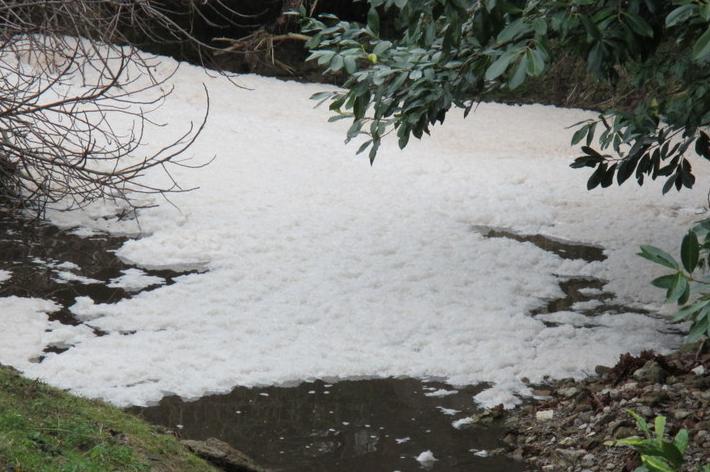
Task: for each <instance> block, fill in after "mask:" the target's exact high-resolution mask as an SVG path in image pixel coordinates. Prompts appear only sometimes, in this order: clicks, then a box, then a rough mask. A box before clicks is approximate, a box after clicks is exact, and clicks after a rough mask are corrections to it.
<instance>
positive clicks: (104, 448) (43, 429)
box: [0, 366, 218, 472]
mask: <svg viewBox="0 0 710 472" xmlns="http://www.w3.org/2000/svg"><path fill="white" fill-rule="evenodd" d="M0 470H3V471H14V472H21V471H32V472H55V471H58V470H95V471H99V470H101V471H103V470H107V471H108V470H136V471H137V470H151V471H154V472H216V471H217V470H218V469H215V468H213V467H212V466H210V465H209V464H207V463H206V462H205V461H203V460H202V459H200V458H199V457H198V456H197V455H195V454H192V453H191V452H189V451H188V450H187V449H186V448H185V447H183V446H182V445H181V444H180V443H179V442H178V440H177V439H176V438H175V437H174V436H173V435H169V434H164V433H161V432H160V431H158V429H157V428H156V427H153V426H150V425H149V424H148V423H146V422H144V421H142V420H140V419H138V418H136V417H135V416H133V415H130V414H127V413H125V412H123V411H121V410H120V409H118V408H115V407H113V406H110V405H108V404H106V403H103V402H100V401H96V400H88V399H84V398H80V397H77V396H74V395H70V394H68V393H66V392H63V391H61V390H59V389H56V388H53V387H50V386H48V385H45V384H43V383H41V382H39V381H36V380H30V379H26V378H24V377H22V376H21V375H20V373H19V372H18V371H16V370H14V369H12V368H10V367H5V366H0Z"/></svg>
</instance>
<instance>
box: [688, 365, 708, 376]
mask: <svg viewBox="0 0 710 472" xmlns="http://www.w3.org/2000/svg"><path fill="white" fill-rule="evenodd" d="M690 371H691V372H692V373H694V374H695V375H703V374H705V366H703V365H699V366H697V367H696V368H694V369H690Z"/></svg>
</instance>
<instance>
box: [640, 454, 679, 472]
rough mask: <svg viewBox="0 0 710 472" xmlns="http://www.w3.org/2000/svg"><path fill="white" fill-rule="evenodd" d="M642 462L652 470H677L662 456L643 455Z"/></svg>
mask: <svg viewBox="0 0 710 472" xmlns="http://www.w3.org/2000/svg"><path fill="white" fill-rule="evenodd" d="M641 462H642V463H643V465H645V466H646V467H647V468H648V470H650V471H651V472H677V471H676V470H675V469H673V468H672V467H671V466H670V464H668V462H666V461H665V460H664V459H662V458H660V457H655V456H645V455H642V456H641Z"/></svg>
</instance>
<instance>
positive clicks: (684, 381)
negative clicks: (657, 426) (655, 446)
mask: <svg viewBox="0 0 710 472" xmlns="http://www.w3.org/2000/svg"><path fill="white" fill-rule="evenodd" d="M596 370H597V375H596V376H594V377H590V378H587V379H584V380H580V381H575V380H572V379H565V380H560V381H557V382H554V383H551V384H547V385H538V386H535V394H536V399H534V400H531V401H529V402H527V403H526V404H525V405H524V406H522V407H519V408H517V409H515V410H512V411H509V412H504V411H503V410H502V408H498V409H492V410H488V411H486V412H484V413H483V414H481V415H478V416H475V417H473V419H472V421H471V423H470V424H471V425H476V424H485V423H491V422H497V421H502V422H504V423H505V425H506V427H507V432H506V434H505V436H504V439H503V441H504V443H506V447H505V448H502V449H499V450H497V451H493V452H494V453H498V454H505V455H507V456H509V457H512V458H515V459H517V460H520V461H524V462H525V463H526V467H527V470H543V471H580V472H581V471H590V472H591V471H623V472H631V471H633V470H635V469H636V467H638V466H639V465H640V460H639V457H638V454H637V453H636V452H634V451H633V450H631V449H628V448H618V447H610V446H607V445H605V444H604V443H605V442H606V441H610V440H615V439H620V438H625V437H629V436H635V435H640V434H641V433H640V432H639V431H637V429H636V427H635V422H634V420H633V418H632V417H631V416H630V415H629V414H628V413H627V410H633V411H635V412H637V413H638V414H639V415H641V416H642V417H644V418H646V420H651V422H652V420H653V418H654V417H655V416H657V415H663V416H665V417H666V418H667V420H668V426H667V431H668V433H669V434H670V435H671V437H672V436H674V435H675V434H676V433H677V432H678V430H679V429H681V428H686V429H687V430H688V432H689V437H690V445H689V448H688V450H687V452H686V456H685V457H686V464H685V466H684V469H683V470H687V471H699V470H700V469H701V467H702V465H704V464H708V463H710V375H709V372H710V345H709V343H707V342H706V343H704V344H703V343H700V344H698V343H696V344H693V345H689V346H686V347H684V348H682V349H681V350H679V351H677V352H674V353H672V354H670V355H667V356H660V355H657V354H654V353H652V352H648V351H646V352H643V353H641V354H640V355H639V356H632V355H630V354H624V355H622V356H621V357H620V359H619V362H618V363H617V364H616V366H614V367H613V368H608V367H604V366H599V367H597V369H596Z"/></svg>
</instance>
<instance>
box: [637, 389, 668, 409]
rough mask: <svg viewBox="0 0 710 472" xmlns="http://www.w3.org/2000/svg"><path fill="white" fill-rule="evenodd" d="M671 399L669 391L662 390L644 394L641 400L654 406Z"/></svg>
mask: <svg viewBox="0 0 710 472" xmlns="http://www.w3.org/2000/svg"><path fill="white" fill-rule="evenodd" d="M669 399H670V396H669V395H668V393H667V392H663V391H661V392H652V393H649V394H648V395H645V396H643V397H642V398H641V401H642V402H643V403H645V404H646V405H648V406H651V407H654V406H658V405H660V404H661V403H665V402H667V401H668V400H669Z"/></svg>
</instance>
